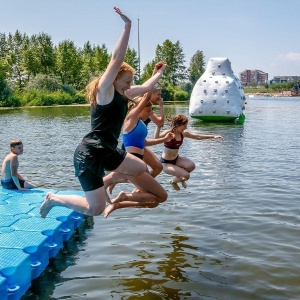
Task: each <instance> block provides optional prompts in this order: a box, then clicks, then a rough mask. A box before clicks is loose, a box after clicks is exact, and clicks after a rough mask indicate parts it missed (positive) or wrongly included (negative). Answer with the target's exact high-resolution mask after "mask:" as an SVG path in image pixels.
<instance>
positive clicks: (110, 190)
mask: <svg viewBox="0 0 300 300" xmlns="http://www.w3.org/2000/svg"><path fill="white" fill-rule="evenodd" d="M116 184H117V183H112V184H111V185H110V186H109V187H108V191H109V193H110V194H112V191H113V189H114V187H115V186H116Z"/></svg>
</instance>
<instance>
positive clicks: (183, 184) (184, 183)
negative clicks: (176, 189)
mask: <svg viewBox="0 0 300 300" xmlns="http://www.w3.org/2000/svg"><path fill="white" fill-rule="evenodd" d="M181 185H182V187H183V188H184V189H186V188H187V184H186V182H185V181H181Z"/></svg>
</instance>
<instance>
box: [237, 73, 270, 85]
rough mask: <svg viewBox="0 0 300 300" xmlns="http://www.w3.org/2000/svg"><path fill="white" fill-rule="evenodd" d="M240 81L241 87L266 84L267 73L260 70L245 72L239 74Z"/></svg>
mask: <svg viewBox="0 0 300 300" xmlns="http://www.w3.org/2000/svg"><path fill="white" fill-rule="evenodd" d="M240 81H241V83H242V84H243V85H248V84H253V83H254V84H257V85H262V84H265V83H267V82H268V73H265V72H263V71H261V70H245V71H243V72H241V73H240Z"/></svg>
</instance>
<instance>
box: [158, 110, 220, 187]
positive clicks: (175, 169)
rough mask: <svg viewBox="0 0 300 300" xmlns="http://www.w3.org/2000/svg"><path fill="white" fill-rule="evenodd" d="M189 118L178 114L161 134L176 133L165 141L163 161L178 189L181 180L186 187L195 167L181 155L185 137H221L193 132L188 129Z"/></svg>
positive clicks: (165, 169)
mask: <svg viewBox="0 0 300 300" xmlns="http://www.w3.org/2000/svg"><path fill="white" fill-rule="evenodd" d="M187 124H188V118H187V117H186V116H184V115H176V116H174V117H173V118H172V123H171V128H170V129H168V130H165V131H164V132H162V133H161V134H160V137H164V136H165V135H167V134H168V133H169V132H173V133H174V134H175V138H174V139H172V140H170V141H169V142H165V143H164V150H163V153H162V155H161V159H160V161H161V163H162V165H163V170H164V172H165V173H167V174H169V175H173V176H174V178H173V179H172V180H171V181H170V183H171V185H172V186H173V188H174V189H175V190H176V191H178V190H180V187H179V185H178V183H179V182H181V185H182V187H184V188H186V187H187V185H186V181H187V180H188V179H189V178H190V173H191V172H192V171H193V170H194V169H195V163H194V162H193V161H191V160H190V159H188V158H186V157H182V156H180V155H179V154H178V153H179V148H180V146H181V145H182V143H183V139H184V138H190V139H195V140H203V139H221V140H224V139H223V137H222V136H220V135H207V134H199V133H192V132H189V131H187V130H186V129H187Z"/></svg>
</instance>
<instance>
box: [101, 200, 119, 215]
mask: <svg viewBox="0 0 300 300" xmlns="http://www.w3.org/2000/svg"><path fill="white" fill-rule="evenodd" d="M115 209H117V204H114V203H112V204H109V205H107V206H106V208H105V210H104V212H103V216H104V218H107V217H108V215H109V214H111V213H112V212H113V211H114V210H115Z"/></svg>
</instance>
